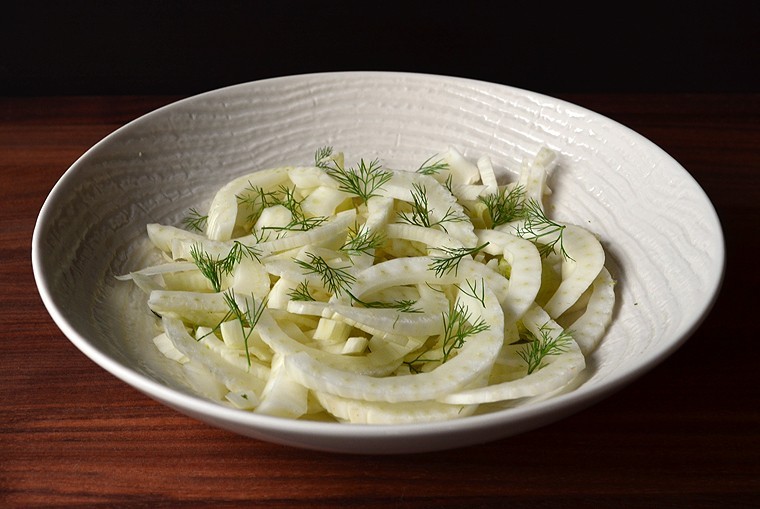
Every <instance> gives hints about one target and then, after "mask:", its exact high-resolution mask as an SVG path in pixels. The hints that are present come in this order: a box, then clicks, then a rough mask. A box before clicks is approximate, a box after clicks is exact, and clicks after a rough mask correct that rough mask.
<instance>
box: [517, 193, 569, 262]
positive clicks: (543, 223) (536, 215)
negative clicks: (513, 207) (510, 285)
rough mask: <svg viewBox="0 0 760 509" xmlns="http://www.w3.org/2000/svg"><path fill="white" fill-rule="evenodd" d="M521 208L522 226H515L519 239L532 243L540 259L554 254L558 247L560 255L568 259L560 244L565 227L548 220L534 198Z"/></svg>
mask: <svg viewBox="0 0 760 509" xmlns="http://www.w3.org/2000/svg"><path fill="white" fill-rule="evenodd" d="M523 208H524V212H523V217H524V219H525V220H524V222H523V224H521V225H518V226H517V228H516V230H515V233H516V234H517V235H518V236H519V237H522V238H524V239H527V240H530V241H531V242H533V243H534V244H535V245H536V247H537V248H538V252H539V254H540V255H541V256H542V257H546V256H548V255H550V254H551V253H554V252H555V251H556V249H557V247H559V252H560V254H561V255H562V256H563V257H565V258H570V256H569V255H568V254H567V251H565V247H564V246H563V243H562V233H563V231H564V230H565V225H562V224H559V223H557V222H554V221H552V220H551V219H549V218H548V217H547V216H546V214H545V213H544V211H543V209H542V208H541V204H540V203H538V201H536V200H535V199H534V198H531V199H530V200H528V201H527V202H526V203H525V204H524V205H523ZM544 239H546V241H544Z"/></svg>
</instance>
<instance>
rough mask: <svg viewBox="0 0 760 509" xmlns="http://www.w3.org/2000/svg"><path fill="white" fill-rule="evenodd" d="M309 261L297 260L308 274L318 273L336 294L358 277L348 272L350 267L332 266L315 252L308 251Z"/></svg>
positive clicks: (343, 290) (329, 289)
mask: <svg viewBox="0 0 760 509" xmlns="http://www.w3.org/2000/svg"><path fill="white" fill-rule="evenodd" d="M306 256H308V257H309V261H304V260H295V262H296V264H298V266H299V267H301V268H302V269H304V270H305V271H306V274H317V275H318V276H319V277H320V278H321V280H322V284H323V285H324V286H325V288H326V289H327V290H328V291H329V292H330V293H332V294H334V295H340V294H341V293H343V292H345V291H347V290H348V288H349V287H350V286H351V285H352V284H353V283H354V282H355V281H356V278H355V277H354V276H353V275H352V274H351V273H350V272H348V271H347V270H346V269H347V268H348V267H342V268H338V267H331V266H330V264H328V263H327V262H326V261H325V259H324V258H322V257H321V256H318V255H315V254H313V253H306Z"/></svg>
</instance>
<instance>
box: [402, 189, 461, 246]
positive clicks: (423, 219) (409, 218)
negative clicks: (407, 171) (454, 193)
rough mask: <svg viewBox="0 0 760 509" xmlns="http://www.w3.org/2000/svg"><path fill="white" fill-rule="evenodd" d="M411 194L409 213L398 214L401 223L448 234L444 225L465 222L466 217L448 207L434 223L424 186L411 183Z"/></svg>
mask: <svg viewBox="0 0 760 509" xmlns="http://www.w3.org/2000/svg"><path fill="white" fill-rule="evenodd" d="M411 194H412V203H411V207H412V210H411V212H399V213H398V218H399V220H400V221H401V222H402V223H407V224H413V225H416V226H422V227H424V228H433V227H435V226H438V227H440V228H441V229H442V230H443V231H445V232H447V233H448V231H447V230H446V226H445V223H457V222H462V221H466V220H467V218H466V217H464V216H462V215H461V214H458V213H456V212H455V211H454V210H453V209H452V208H451V207H449V208H448V210H447V211H446V213H445V214H444V215H443V217H441V219H439V220H437V221H434V220H433V218H432V217H431V215H432V213H433V211H432V210H431V209H430V204H429V203H428V197H427V189H426V188H425V186H424V185H422V184H419V183H417V182H415V183H413V184H412V189H411Z"/></svg>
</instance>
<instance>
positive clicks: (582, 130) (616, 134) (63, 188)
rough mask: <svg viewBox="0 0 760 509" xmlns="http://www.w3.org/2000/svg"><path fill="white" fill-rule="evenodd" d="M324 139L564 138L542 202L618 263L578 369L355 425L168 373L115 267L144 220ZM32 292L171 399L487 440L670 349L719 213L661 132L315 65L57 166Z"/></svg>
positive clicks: (173, 108) (438, 143)
mask: <svg viewBox="0 0 760 509" xmlns="http://www.w3.org/2000/svg"><path fill="white" fill-rule="evenodd" d="M325 145H331V146H333V147H335V148H336V149H337V150H341V151H344V152H345V153H346V157H347V159H349V160H355V159H358V158H359V157H363V158H365V159H372V158H375V157H377V158H380V159H381V160H382V161H383V162H384V164H385V165H386V166H387V167H391V168H399V169H403V168H409V169H411V168H414V167H416V166H415V165H418V164H419V162H420V161H423V160H425V159H426V158H427V157H429V156H430V155H431V154H434V153H436V152H440V151H443V150H445V149H446V148H447V147H448V146H449V145H453V146H455V147H457V148H459V149H460V150H461V151H463V153H464V154H465V155H466V156H468V157H469V158H471V159H475V158H477V157H479V156H481V155H490V156H491V158H492V160H493V162H494V165H495V166H496V167H497V168H498V169H500V170H501V171H502V172H514V171H516V168H517V167H518V165H519V163H520V162H521V160H522V159H523V157H525V156H530V155H533V154H534V153H535V152H536V151H537V150H538V149H539V148H540V147H541V146H542V145H545V146H548V147H550V148H552V149H554V150H556V151H557V152H558V153H559V154H560V166H559V168H558V169H557V170H556V171H555V173H554V175H553V177H552V180H551V181H550V187H551V188H552V190H553V194H552V196H551V203H552V205H551V207H552V208H551V214H552V215H553V217H555V218H557V219H558V220H560V221H566V222H572V223H576V224H581V225H587V226H588V228H589V229H591V230H592V231H594V232H596V233H598V234H599V236H600V238H601V240H602V243H603V245H604V247H605V249H606V250H607V255H608V267H609V269H610V272H611V273H612V275H613V277H614V278H615V279H616V280H617V286H616V293H617V305H616V309H615V316H614V320H613V323H612V325H611V326H610V328H609V331H608V333H607V335H606V337H605V338H604V340H603V342H602V344H601V346H600V348H599V349H598V350H597V351H596V352H595V353H594V354H593V356H592V357H591V359H590V360H589V363H588V364H589V365H588V367H587V370H586V373H585V376H584V378H583V380H582V381H581V383H580V384H577V386H576V387H574V388H573V390H571V391H566V392H564V393H562V394H558V395H556V396H553V397H551V398H545V399H542V400H539V401H531V402H527V403H526V404H523V405H519V406H516V407H515V408H510V409H506V410H499V411H495V412H491V413H486V414H482V415H476V416H472V417H467V418H463V419H459V420H456V421H450V422H443V423H437V424H424V425H403V426H401V425H399V426H366V425H347V424H337V423H329V422H306V421H295V420H286V419H280V418H274V417H267V416H261V415H255V414H252V413H248V412H244V411H239V410H235V409H231V408H226V407H223V406H221V405H218V404H215V403H212V402H210V401H206V400H204V399H202V398H199V397H197V396H195V395H193V394H192V393H190V391H188V390H187V389H186V388H184V387H183V386H182V385H181V384H179V383H178V382H177V381H176V377H175V375H176V374H175V373H174V371H173V369H172V366H171V365H170V364H169V363H167V362H164V361H163V360H162V359H160V358H159V357H160V355H158V354H156V353H155V351H154V348H153V345H152V342H151V338H152V336H153V330H152V327H153V326H152V322H151V319H150V317H149V316H148V313H146V306H145V298H144V297H143V296H141V295H140V294H139V293H135V289H134V288H133V287H132V286H133V285H129V284H127V283H123V282H118V281H116V280H115V279H114V277H113V276H114V275H115V274H123V273H126V272H128V271H130V270H134V269H137V268H139V267H142V266H145V265H147V264H148V262H149V261H150V260H151V257H152V256H154V255H153V254H151V251H150V249H149V245H148V243H147V239H146V233H145V225H146V224H147V223H150V222H161V223H167V224H179V222H180V219H181V218H182V217H183V216H184V215H185V214H186V213H187V211H188V209H189V208H190V207H197V208H199V209H203V208H204V207H206V206H207V205H208V204H209V202H210V200H211V198H212V196H213V194H214V192H215V191H216V190H217V189H218V188H219V187H220V186H221V185H223V184H224V183H226V182H227V181H228V180H230V179H231V178H233V177H235V176H238V175H240V174H243V173H245V172H250V171H252V170H256V169H264V168H268V167H272V166H278V165H281V164H308V163H309V162H310V161H312V160H313V154H314V151H315V149H317V148H318V147H321V146H325ZM32 259H33V260H32V261H33V267H34V273H35V277H36V280H37V284H38V288H39V291H40V294H41V296H42V299H43V301H44V303H45V305H46V307H47V309H48V310H49V312H50V314H51V316H52V317H53V319H54V320H55V322H56V323H57V325H58V326H59V327H60V328H61V330H62V331H63V332H64V333H65V334H66V336H67V337H68V338H69V339H70V340H71V341H72V342H73V343H74V344H75V345H76V346H77V347H78V348H79V349H80V350H81V351H82V352H83V353H84V354H85V355H87V356H88V357H90V358H91V359H92V360H93V361H94V362H96V363H97V364H99V365H100V366H102V367H103V368H104V369H106V370H107V371H109V372H110V373H112V374H113V375H115V376H116V377H118V378H120V379H121V380H123V381H125V382H126V383H128V384H130V385H132V386H133V387H135V388H137V389H139V390H140V391H142V392H144V393H145V394H147V395H149V396H151V397H153V398H155V399H157V400H159V401H162V402H164V403H165V404H167V405H169V406H171V407H173V408H175V409H177V410H179V411H180V412H183V413H185V414H188V415H190V416H193V417H195V418H197V419H200V420H203V421H205V422H208V423H210V424H212V425H215V426H220V427H223V428H226V429H230V430H233V431H235V432H238V433H241V434H244V435H248V436H251V437H255V438H259V439H263V440H269V441H273V442H277V443H283V444H288V445H293V446H299V447H306V448H313V449H320V450H329V451H339V452H355V453H408V452H419V451H430V450H438V449H445V448H452V447H459V446H464V445H470V444H475V443H481V442H485V441H489V440H494V439H497V438H501V437H506V436H509V435H513V434H516V433H520V432H523V431H526V430H529V429H533V428H536V427H538V426H541V425H544V424H547V423H550V422H552V421H556V420H558V419H560V418H562V417H564V416H566V415H568V414H570V413H572V412H576V411H578V410H580V409H582V408H584V407H587V406H588V405H590V404H592V403H594V402H596V401H598V400H599V399H600V398H602V397H605V396H608V395H610V394H611V393H612V392H613V391H615V390H617V389H619V388H621V387H622V386H623V385H625V384H626V383H629V382H630V381H632V380H633V379H635V378H636V377H638V376H640V375H642V374H643V373H645V372H646V371H647V370H649V369H651V368H652V367H653V366H654V365H655V364H657V363H658V362H659V361H661V360H662V359H664V358H665V357H666V356H667V355H669V354H671V353H672V352H673V351H674V350H675V349H676V348H677V347H678V346H679V345H681V344H682V343H683V341H685V340H686V339H687V337H688V336H689V335H690V334H691V333H692V332H693V331H694V329H695V328H696V327H697V326H698V324H699V323H700V321H701V320H702V318H703V317H704V315H705V314H706V313H707V312H708V310H709V308H710V307H711V305H712V302H713V300H714V298H715V296H716V294H717V290H718V287H719V285H720V282H721V279H722V274H723V266H724V246H723V236H722V231H721V227H720V223H719V221H718V218H717V215H716V213H715V210H714V208H713V207H712V205H711V203H710V201H709V200H708V198H707V196H706V195H705V193H704V192H703V191H702V189H701V188H700V187H699V186H698V184H697V183H696V182H695V181H694V180H693V179H692V177H691V176H690V175H689V174H688V173H687V172H686V170H684V168H682V167H681V166H680V165H679V164H678V163H677V162H676V161H674V160H673V159H672V158H671V157H670V156H668V155H667V154H666V153H664V152H663V151H662V150H661V149H659V148H658V147H657V146H656V145H654V144H653V143H651V142H650V141H648V140H647V139H645V138H643V137H642V136H640V135H638V134H636V133H635V132H633V131H631V130H630V129H628V128H626V127H624V126H622V125H620V124H618V123H616V122H614V121H612V120H610V119H608V118H606V117H603V116H601V115H598V114H596V113H594V112H591V111H589V110H586V109H584V108H581V107H578V106H576V105H573V104H569V103H567V102H563V101H560V100H557V99H554V98H551V97H547V96H543V95H539V94H535V93H532V92H528V91H525V90H519V89H514V88H510V87H506V86H502V85H496V84H490V83H483V82H477V81H471V80H466V79H460V78H450V77H441V76H432V75H419V74H406V73H376V72H352V73H325V74H314V75H302V76H292V77H285V78H276V79H271V80H265V81H259V82H253V83H247V84H242V85H238V86H233V87H228V88H224V89H220V90H216V91H213V92H209V93H205V94H201V95H199V96H195V97H191V98H188V99H185V100H182V101H179V102H177V103H174V104H171V105H168V106H166V107H163V108H161V109H159V110H156V111H154V112H152V113H150V114H148V115H145V116H143V117H141V118H139V119H137V120H135V121H133V122H131V123H129V124H127V125H126V126H124V127H122V128H121V129H119V130H117V131H116V132H114V133H112V134H111V135H110V136H108V137H106V138H105V139H104V140H102V141H101V142H100V143H98V144H97V145H95V146H94V147H93V148H92V149H90V150H89V151H88V152H87V153H86V154H84V155H83V156H82V157H81V158H80V159H79V160H78V161H77V162H76V163H75V164H74V165H72V167H71V168H70V169H69V170H68V171H67V172H66V173H65V174H64V175H63V177H62V178H61V179H60V181H59V182H58V184H57V185H56V186H55V188H54V189H53V190H52V192H51V194H50V196H49V197H48V199H47V201H46V202H45V204H44V206H43V208H42V210H41V212H40V215H39V218H38V222H37V226H36V228H35V232H34V238H33V249H32Z"/></svg>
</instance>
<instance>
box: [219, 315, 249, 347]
mask: <svg viewBox="0 0 760 509" xmlns="http://www.w3.org/2000/svg"><path fill="white" fill-rule="evenodd" d="M219 330H220V331H221V333H222V339H223V340H224V344H226V345H227V346H229V347H230V348H245V336H244V335H243V333H244V332H247V331H246V330H245V328H243V327H241V326H240V322H239V321H238V320H228V321H226V322H222V323H221V324H220V325H219Z"/></svg>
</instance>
